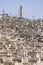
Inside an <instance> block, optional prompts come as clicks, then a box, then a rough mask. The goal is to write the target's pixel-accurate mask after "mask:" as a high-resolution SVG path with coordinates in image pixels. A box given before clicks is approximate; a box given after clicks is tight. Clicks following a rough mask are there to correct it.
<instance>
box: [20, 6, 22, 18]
mask: <svg viewBox="0 0 43 65" xmlns="http://www.w3.org/2000/svg"><path fill="white" fill-rule="evenodd" d="M21 17H22V6H20V18H21Z"/></svg>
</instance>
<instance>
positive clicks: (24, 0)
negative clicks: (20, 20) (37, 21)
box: [0, 0, 43, 19]
mask: <svg viewBox="0 0 43 65" xmlns="http://www.w3.org/2000/svg"><path fill="white" fill-rule="evenodd" d="M21 5H22V7H23V11H22V12H23V13H22V14H23V15H22V16H23V17H25V18H30V19H31V18H33V16H34V18H42V19H43V0H0V14H1V13H2V11H3V10H5V12H6V13H8V14H9V15H14V16H19V9H20V6H21Z"/></svg>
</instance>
